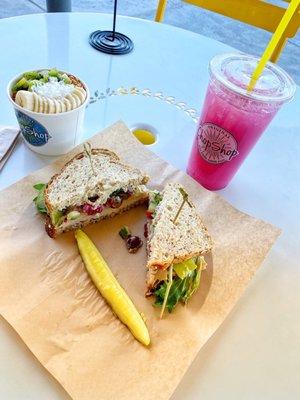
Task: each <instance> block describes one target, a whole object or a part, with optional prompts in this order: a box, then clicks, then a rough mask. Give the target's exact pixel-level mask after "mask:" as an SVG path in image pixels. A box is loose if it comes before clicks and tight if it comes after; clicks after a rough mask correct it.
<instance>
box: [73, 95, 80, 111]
mask: <svg viewBox="0 0 300 400" xmlns="http://www.w3.org/2000/svg"><path fill="white" fill-rule="evenodd" d="M72 96H73V98H74V99H75V101H76V108H77V107H79V106H81V100H80V97H79V96H78V95H77V94H75V93H74V92H73V93H72Z"/></svg>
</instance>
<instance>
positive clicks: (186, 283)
mask: <svg viewBox="0 0 300 400" xmlns="http://www.w3.org/2000/svg"><path fill="white" fill-rule="evenodd" d="M200 278H201V269H200V268H199V267H198V268H197V269H194V270H192V271H189V272H187V273H186V275H185V278H184V279H180V278H179V277H178V276H176V277H174V278H173V280H172V284H171V288H170V291H169V295H168V299H167V302H166V309H167V310H168V311H169V312H170V313H171V312H172V311H173V309H174V307H175V306H176V304H177V303H178V302H180V301H181V302H183V303H186V302H187V301H188V300H189V299H190V297H191V296H192V295H193V294H194V293H195V292H196V290H197V289H198V288H199V285H200ZM167 286H168V284H167V282H166V281H164V282H163V283H162V284H161V285H160V286H159V287H158V288H157V289H156V290H155V292H154V295H155V297H156V300H155V303H154V306H155V307H162V306H163V303H164V298H165V294H166V291H167Z"/></svg>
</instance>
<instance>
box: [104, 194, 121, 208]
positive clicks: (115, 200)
mask: <svg viewBox="0 0 300 400" xmlns="http://www.w3.org/2000/svg"><path fill="white" fill-rule="evenodd" d="M122 201H123V200H122V198H121V197H120V196H113V197H109V198H108V199H107V202H106V203H105V205H106V207H110V208H119V207H120V206H121V204H122Z"/></svg>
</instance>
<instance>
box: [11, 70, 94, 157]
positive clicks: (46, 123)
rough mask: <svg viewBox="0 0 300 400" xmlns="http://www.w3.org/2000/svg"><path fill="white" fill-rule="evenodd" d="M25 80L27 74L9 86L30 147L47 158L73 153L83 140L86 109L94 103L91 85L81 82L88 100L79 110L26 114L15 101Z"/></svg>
mask: <svg viewBox="0 0 300 400" xmlns="http://www.w3.org/2000/svg"><path fill="white" fill-rule="evenodd" d="M37 71H38V70H37ZM60 72H62V73H66V74H67V75H72V74H70V73H68V72H64V71H60ZM22 76H23V74H21V75H18V76H17V77H15V78H13V79H12V80H11V81H10V82H9V84H8V86H7V95H8V98H9V100H10V102H11V104H12V105H13V107H14V110H15V114H16V117H17V120H18V123H19V126H20V130H21V134H22V136H23V139H24V141H25V143H26V145H27V146H28V147H29V148H30V149H31V150H33V151H35V152H36V153H39V154H43V155H46V156H57V155H60V154H65V153H67V152H69V151H70V150H72V149H73V148H74V147H75V146H76V144H78V143H79V141H80V138H81V134H82V127H83V120H84V114H85V109H86V106H87V104H88V102H89V99H90V94H89V89H88V87H87V85H86V84H85V83H84V82H83V81H82V80H81V79H79V80H80V82H81V83H82V85H83V87H84V89H85V91H86V99H85V101H84V102H83V103H82V104H81V105H80V106H79V107H77V108H74V110H71V111H65V112H61V113H57V114H45V113H41V112H34V111H29V110H26V109H25V108H23V107H21V106H19V105H18V104H17V103H16V102H15V101H14V100H13V99H12V91H11V88H12V87H13V85H14V84H15V82H17V81H18V80H19V79H21V77H22Z"/></svg>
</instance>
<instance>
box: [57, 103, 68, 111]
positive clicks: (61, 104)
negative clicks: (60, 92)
mask: <svg viewBox="0 0 300 400" xmlns="http://www.w3.org/2000/svg"><path fill="white" fill-rule="evenodd" d="M58 101H59V104H60V110H61V111H60V112H65V111H67V107H66V105H65V103H64V101H63V100H58Z"/></svg>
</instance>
